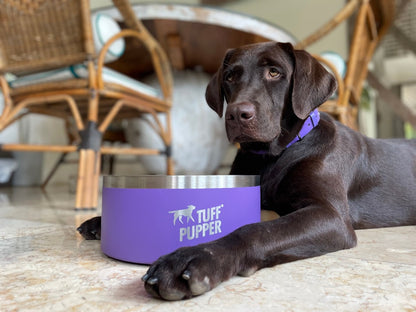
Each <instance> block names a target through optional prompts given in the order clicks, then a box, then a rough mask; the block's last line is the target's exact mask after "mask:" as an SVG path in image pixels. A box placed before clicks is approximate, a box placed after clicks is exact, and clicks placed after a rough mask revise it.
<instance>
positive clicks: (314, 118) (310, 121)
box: [250, 108, 320, 155]
mask: <svg viewBox="0 0 416 312" xmlns="http://www.w3.org/2000/svg"><path fill="white" fill-rule="evenodd" d="M319 120H320V115H319V111H318V109H317V108H316V109H314V110H313V111H312V112H311V113H310V114H309V116H308V118H307V119H306V120H305V122H304V123H303V125H302V128H301V129H300V131H299V133H298V134H297V135H296V136H295V138H294V139H293V140H292V141H291V142H290V143H289V144H288V145H286V148H288V147H290V146H292V145H293V144H294V143H296V142H298V141H300V140H302V139H303V138H304V137H305V136H306V135H307V134H308V133H309V132H311V130H312V129H313V128H315V127H316V126H317V125H318V123H319ZM250 153H252V154H257V155H266V154H268V153H269V152H268V151H265V150H260V151H256V150H251V151H250Z"/></svg>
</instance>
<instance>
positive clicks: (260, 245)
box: [142, 206, 356, 300]
mask: <svg viewBox="0 0 416 312" xmlns="http://www.w3.org/2000/svg"><path fill="white" fill-rule="evenodd" d="M355 245H356V236H355V232H354V230H353V228H352V226H351V225H350V224H349V222H348V221H345V220H343V218H342V217H341V216H340V215H339V214H338V212H337V211H336V210H335V209H334V208H333V207H319V206H309V207H305V208H303V209H300V210H298V211H296V212H294V213H292V214H290V215H287V216H284V217H281V218H279V219H276V220H273V221H267V222H263V223H256V224H250V225H246V226H243V227H241V228H239V229H237V230H236V231H234V232H233V233H231V234H230V235H228V236H225V237H223V238H221V239H219V240H216V241H213V242H210V243H206V244H201V245H198V246H195V247H187V248H181V249H178V250H177V251H175V252H173V253H171V254H169V255H166V256H163V257H161V258H159V259H158V260H157V261H156V262H155V263H154V264H153V265H152V266H151V267H150V268H149V270H148V272H147V273H146V274H145V275H144V276H143V278H142V279H143V281H144V282H145V288H146V290H147V291H148V292H149V293H150V294H152V295H153V296H155V297H158V298H163V299H166V300H180V299H184V298H190V297H193V296H197V295H200V294H202V293H205V292H207V291H209V290H210V289H212V288H214V287H215V286H217V285H218V284H219V283H221V282H223V281H225V280H227V279H229V278H231V277H232V276H234V275H237V274H239V275H243V276H248V275H250V274H252V273H254V272H255V271H257V270H259V269H261V268H264V267H270V266H273V265H276V264H279V263H284V262H289V261H294V260H298V259H304V258H309V257H315V256H319V255H322V254H325V253H328V252H332V251H336V250H340V249H346V248H351V247H353V246H355ZM213 268H215V269H213Z"/></svg>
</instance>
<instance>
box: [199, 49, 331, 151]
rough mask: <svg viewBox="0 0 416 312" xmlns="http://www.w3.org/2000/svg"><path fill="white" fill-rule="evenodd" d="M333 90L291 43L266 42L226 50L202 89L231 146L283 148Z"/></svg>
mask: <svg viewBox="0 0 416 312" xmlns="http://www.w3.org/2000/svg"><path fill="white" fill-rule="evenodd" d="M335 89H336V81H335V79H334V77H333V76H332V75H331V74H330V73H329V72H328V71H326V69H325V68H324V67H323V66H322V65H321V64H320V63H319V62H318V61H316V60H315V59H314V58H313V57H312V56H311V55H310V54H309V53H307V52H306V51H303V50H295V49H293V47H292V45H291V44H290V43H277V42H267V43H259V44H252V45H247V46H243V47H240V48H237V49H232V50H229V51H227V53H226V55H225V57H224V60H223V63H222V65H221V67H220V68H219V69H218V71H217V73H216V74H215V75H214V76H213V78H212V79H211V81H210V83H209V84H208V87H207V90H206V94H205V97H206V100H207V103H208V105H209V106H210V107H211V108H212V109H213V110H214V111H215V112H217V114H218V115H219V116H220V117H222V115H223V110H224V99H225V101H226V102H227V103H228V105H227V108H226V112H225V122H226V130H227V136H228V139H229V140H230V142H233V143H237V142H238V143H243V144H244V143H249V144H250V143H254V142H260V143H267V144H271V145H276V146H286V144H288V143H289V142H290V141H291V140H292V139H293V138H294V137H295V135H296V134H297V132H298V131H299V129H300V127H301V126H302V123H303V120H305V119H306V118H307V117H308V115H309V114H310V112H312V111H313V110H314V109H315V108H317V107H318V106H319V105H321V104H322V103H324V102H325V101H326V100H327V99H328V97H329V96H331V95H332V93H333V92H334V91H335Z"/></svg>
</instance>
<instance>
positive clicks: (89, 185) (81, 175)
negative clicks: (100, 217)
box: [75, 149, 101, 210]
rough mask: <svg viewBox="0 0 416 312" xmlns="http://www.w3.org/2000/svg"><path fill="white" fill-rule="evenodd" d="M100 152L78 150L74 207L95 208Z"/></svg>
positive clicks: (96, 203)
mask: <svg viewBox="0 0 416 312" xmlns="http://www.w3.org/2000/svg"><path fill="white" fill-rule="evenodd" d="M100 159H101V153H100V152H99V151H95V150H93V149H81V150H80V151H79V166H78V181H77V192H76V199H75V209H77V210H78V209H80V210H81V209H82V210H85V209H96V208H97V205H98V192H99V190H98V184H99V179H100Z"/></svg>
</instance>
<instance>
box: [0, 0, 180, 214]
mask: <svg viewBox="0 0 416 312" xmlns="http://www.w3.org/2000/svg"><path fill="white" fill-rule="evenodd" d="M114 4H115V5H116V6H117V7H118V8H119V11H120V13H121V15H122V16H123V18H124V22H125V24H126V25H127V26H128V28H127V29H123V30H122V31H121V32H119V33H118V34H117V35H115V36H113V37H112V38H111V39H110V40H108V42H107V43H106V44H105V45H104V47H103V48H102V50H101V52H100V53H99V54H98V55H97V54H96V51H95V50H94V43H93V35H92V25H91V17H90V7H89V1H85V0H66V1H62V0H33V1H19V0H0V87H1V91H2V93H3V95H4V101H5V105H4V109H3V112H2V114H1V116H0V131H1V130H3V129H5V128H6V127H7V126H9V125H10V124H12V123H14V122H15V121H17V120H19V119H20V118H22V117H23V116H25V115H27V114H30V113H36V114H44V115H48V116H54V117H58V118H62V119H64V120H66V121H68V120H69V119H72V120H73V122H74V124H75V125H76V130H77V133H78V135H79V138H80V142H79V144H78V145H71V144H70V145H62V146H56V145H29V144H26V145H25V144H3V145H0V147H1V150H5V151H56V152H64V153H67V152H75V151H78V152H79V166H78V179H77V191H76V202H75V208H76V209H91V208H96V207H97V202H98V181H99V175H100V156H101V154H132V155H143V154H146V155H160V154H162V155H166V158H167V173H168V174H172V173H173V163H172V159H171V157H170V144H171V130H170V108H171V103H172V85H173V84H172V75H171V70H170V66H169V63H168V61H167V58H166V56H165V53H164V52H163V50H162V49H161V48H160V46H159V44H158V43H157V42H156V41H155V40H154V39H153V37H152V36H151V35H150V34H149V33H148V31H147V30H146V29H145V28H144V27H143V26H142V24H141V23H140V21H138V20H137V19H136V17H135V15H134V13H133V10H132V9H131V7H130V5H129V3H128V2H127V1H125V0H115V1H114ZM122 37H123V38H124V37H133V38H136V39H137V40H140V42H141V43H142V44H143V45H144V46H145V47H146V48H147V50H148V52H149V54H150V56H151V58H152V62H153V65H154V70H155V72H156V74H157V77H158V80H159V82H160V86H161V88H160V89H161V94H160V96H154V95H149V94H147V93H145V92H139V91H137V90H133V89H131V88H129V87H126V86H123V85H122V84H117V83H114V82H113V83H108V82H106V81H104V80H103V63H104V57H105V55H106V53H107V51H108V49H109V47H110V46H111V44H112V43H113V42H115V41H116V40H117V39H119V38H122ZM75 64H84V65H85V66H86V70H87V73H88V75H87V77H85V78H84V79H67V80H64V81H53V82H44V83H35V84H31V85H28V86H22V87H16V88H13V87H10V86H9V84H8V83H7V81H6V79H5V74H6V73H12V74H14V75H17V76H21V75H26V74H32V73H37V72H42V71H46V70H50V69H56V68H62V67H65V66H71V65H75ZM160 113H163V114H164V115H165V116H166V125H165V126H164V125H163V123H161V120H160V119H159V117H158V116H159V114H160ZM142 114H149V115H151V116H153V121H154V122H153V123H152V124H153V126H154V128H155V131H157V133H158V134H159V135H160V137H161V139H162V140H163V142H164V144H165V147H166V148H165V150H162V151H160V150H152V149H141V148H115V147H105V146H102V144H101V143H102V142H101V141H102V135H103V133H104V132H105V131H106V129H107V127H108V126H109V125H110V123H111V122H112V121H114V120H116V119H121V118H130V117H137V116H140V115H142Z"/></svg>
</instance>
